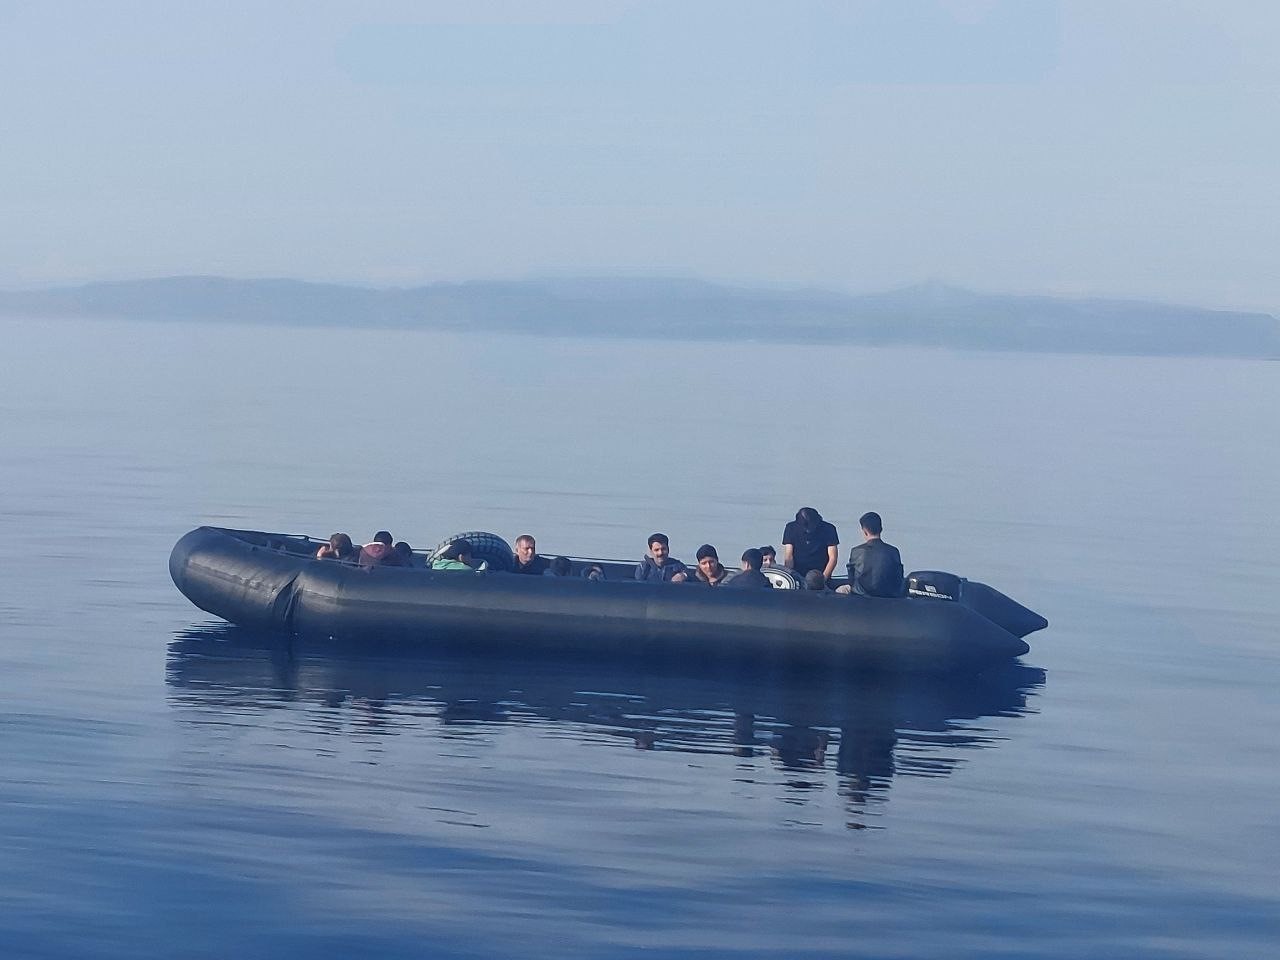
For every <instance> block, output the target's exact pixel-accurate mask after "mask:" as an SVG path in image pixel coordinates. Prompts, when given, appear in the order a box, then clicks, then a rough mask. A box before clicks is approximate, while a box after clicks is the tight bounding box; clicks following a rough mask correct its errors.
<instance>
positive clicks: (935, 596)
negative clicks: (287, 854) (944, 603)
mask: <svg viewBox="0 0 1280 960" xmlns="http://www.w3.org/2000/svg"><path fill="white" fill-rule="evenodd" d="M963 589H964V581H963V580H962V579H961V578H960V577H957V576H956V575H955V574H954V573H944V572H943V571H941V570H916V571H913V572H912V573H909V574H907V596H909V597H926V598H928V599H930V600H959V599H960V593H961V591H962V590H963Z"/></svg>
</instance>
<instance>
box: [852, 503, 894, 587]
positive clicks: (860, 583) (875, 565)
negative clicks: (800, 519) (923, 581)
mask: <svg viewBox="0 0 1280 960" xmlns="http://www.w3.org/2000/svg"><path fill="white" fill-rule="evenodd" d="M858 523H859V524H860V525H861V526H862V537H863V540H864V542H863V543H860V544H858V545H857V546H856V547H854V548H853V549H852V550H850V551H849V567H848V570H849V582H848V583H847V584H846V585H844V586H842V587H841V588H840V589H839V590H837V591H836V592H837V593H856V594H858V595H859V596H863V597H900V596H902V592H903V591H902V585H903V580H902V554H900V553H898V548H897V547H895V546H892V545H891V544H888V543H885V542H884V541H883V540H881V539H880V534H881V533H883V532H884V523H883V522H882V521H881V519H880V514H878V513H876V512H875V511H870V512H868V513H864V514H863V515H862V516H861V517H859V518H858Z"/></svg>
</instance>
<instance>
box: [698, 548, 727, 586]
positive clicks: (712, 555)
mask: <svg viewBox="0 0 1280 960" xmlns="http://www.w3.org/2000/svg"><path fill="white" fill-rule="evenodd" d="M694 576H696V577H697V578H698V582H699V583H705V584H706V585H707V586H709V587H718V586H720V584H722V583H724V580H725V577H727V576H729V571H728V570H726V569H725V568H724V565H723V564H722V563H721V562H720V555H719V554H718V553H716V548H715V547H713V546H712V545H711V544H709V543H704V544H703V545H702V546H700V547H699V548H698V571H697V573H695V574H694Z"/></svg>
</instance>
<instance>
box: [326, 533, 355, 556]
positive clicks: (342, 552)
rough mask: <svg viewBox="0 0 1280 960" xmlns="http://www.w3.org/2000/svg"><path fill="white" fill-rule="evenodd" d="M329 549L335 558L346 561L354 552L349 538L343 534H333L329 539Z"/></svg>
mask: <svg viewBox="0 0 1280 960" xmlns="http://www.w3.org/2000/svg"><path fill="white" fill-rule="evenodd" d="M329 547H330V549H332V550H333V555H334V556H335V557H341V558H342V559H344V560H345V559H346V558H347V557H350V556H351V555H352V554H353V553H355V552H356V548H355V547H354V546H352V544H351V538H350V537H349V536H347V535H346V534H345V533H335V534H334V535H333V536H331V537H330V538H329Z"/></svg>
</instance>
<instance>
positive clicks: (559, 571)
mask: <svg viewBox="0 0 1280 960" xmlns="http://www.w3.org/2000/svg"><path fill="white" fill-rule="evenodd" d="M572 572H573V561H572V560H570V559H569V558H568V557H556V558H555V559H554V560H552V561H551V563H550V565H548V567H547V569H546V570H545V571H543V576H546V577H567V576H568V575H569V574H570V573H572Z"/></svg>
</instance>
